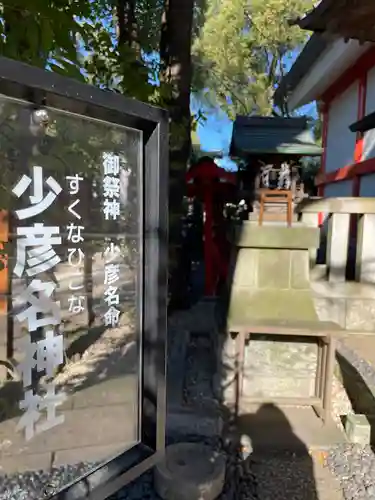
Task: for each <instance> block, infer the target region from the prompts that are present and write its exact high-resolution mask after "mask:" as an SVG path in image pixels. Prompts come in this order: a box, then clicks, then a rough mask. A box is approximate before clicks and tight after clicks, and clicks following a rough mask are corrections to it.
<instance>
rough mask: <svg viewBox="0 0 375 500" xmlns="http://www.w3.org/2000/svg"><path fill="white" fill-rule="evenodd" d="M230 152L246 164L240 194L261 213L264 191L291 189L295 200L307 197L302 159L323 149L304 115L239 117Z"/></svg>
mask: <svg viewBox="0 0 375 500" xmlns="http://www.w3.org/2000/svg"><path fill="white" fill-rule="evenodd" d="M229 154H230V156H231V157H232V158H233V159H234V160H236V161H237V162H239V163H240V164H242V166H241V167H240V169H239V172H238V180H239V184H240V186H239V190H240V196H241V198H243V199H244V200H246V202H247V203H248V204H249V205H250V207H251V210H250V211H252V212H257V211H258V209H259V193H260V191H261V190H268V189H271V190H272V189H275V190H283V191H284V190H290V191H292V197H293V201H294V202H298V201H300V200H301V199H302V198H304V197H305V192H304V185H303V182H302V176H301V169H302V164H301V159H302V158H303V157H306V156H311V157H314V156H320V155H321V154H322V148H321V147H320V146H318V145H317V144H316V143H315V141H314V137H313V134H312V132H311V129H310V128H309V126H308V121H307V119H306V118H304V117H302V118H281V117H270V116H266V117H265V116H237V117H236V120H235V122H234V124H233V133H232V140H231V144H230V150H229Z"/></svg>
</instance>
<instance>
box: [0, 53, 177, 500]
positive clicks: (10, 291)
mask: <svg viewBox="0 0 375 500" xmlns="http://www.w3.org/2000/svg"><path fill="white" fill-rule="evenodd" d="M167 122H168V120H167V115H166V113H165V112H164V111H163V110H161V109H158V108H156V107H153V106H149V105H146V104H144V103H141V102H138V101H135V100H132V99H127V98H125V97H123V96H121V95H119V94H117V93H115V92H108V91H103V90H100V89H98V88H95V87H92V86H88V85H84V84H81V83H78V82H76V81H74V80H71V79H67V78H65V77H62V76H60V75H56V74H54V73H51V72H48V71H44V70H41V69H38V68H34V67H31V66H28V65H25V64H22V63H19V62H16V61H13V60H9V59H4V58H0V159H1V168H0V263H1V266H0V464H1V474H3V475H4V476H5V477H4V478H3V479H2V484H1V486H0V490H1V491H0V496H2V494H3V493H5V497H6V498H13V497H12V495H13V494H14V498H17V500H19V499H21V498H28V499H31V498H38V499H43V498H45V499H64V500H70V499H72V500H73V499H76V500H79V499H83V498H88V497H89V498H90V499H93V500H94V499H98V500H99V499H104V498H108V497H109V496H110V495H111V494H112V493H115V492H116V491H117V490H119V489H120V488H122V487H123V486H124V485H125V484H126V483H128V482H129V481H131V480H133V479H134V478H135V477H136V476H137V475H139V474H141V473H143V472H144V471H145V470H147V468H149V467H151V466H152V465H154V464H155V463H156V461H157V460H158V459H159V458H160V457H161V456H162V454H163V452H164V446H165V408H166V405H165V343H166V302H167V190H168V186H167V184H168V179H167V172H168V131H167V126H168V125H167ZM30 478H31V479H30ZM13 490H14V493H13Z"/></svg>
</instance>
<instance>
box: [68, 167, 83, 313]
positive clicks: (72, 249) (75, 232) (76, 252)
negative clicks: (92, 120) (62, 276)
mask: <svg viewBox="0 0 375 500" xmlns="http://www.w3.org/2000/svg"><path fill="white" fill-rule="evenodd" d="M66 180H67V182H68V192H69V194H70V195H71V196H77V195H78V194H79V191H80V183H81V182H82V181H83V177H80V176H79V175H78V174H76V175H67V176H66ZM79 204H80V199H79V198H75V199H74V200H71V203H70V205H69V207H68V211H69V212H70V213H71V214H72V215H73V217H74V222H71V223H70V224H69V225H68V226H67V228H66V230H67V239H68V242H69V248H68V263H69V266H70V267H72V268H73V269H75V270H76V272H75V274H73V276H72V279H70V280H69V290H70V291H71V292H72V293H71V295H70V297H69V298H68V303H69V312H70V313H72V314H80V313H82V312H84V311H85V295H83V294H82V292H81V293H80V291H81V290H82V289H83V288H84V284H83V282H82V273H80V272H79V270H80V269H81V268H82V265H83V263H84V259H85V254H84V252H83V251H82V248H81V244H82V243H83V241H84V237H83V232H84V230H85V227H84V226H82V225H81V224H80V222H79V221H80V220H81V219H82V216H81V214H80V213H79V209H78V205H79Z"/></svg>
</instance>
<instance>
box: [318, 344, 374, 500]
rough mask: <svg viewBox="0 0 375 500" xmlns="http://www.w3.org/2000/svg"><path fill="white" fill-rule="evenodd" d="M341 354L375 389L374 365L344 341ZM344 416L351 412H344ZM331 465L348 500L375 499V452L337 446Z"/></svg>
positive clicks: (365, 448)
mask: <svg viewBox="0 0 375 500" xmlns="http://www.w3.org/2000/svg"><path fill="white" fill-rule="evenodd" d="M338 352H339V353H340V354H341V355H342V356H343V357H344V358H345V359H346V360H347V361H348V362H349V363H350V364H351V365H352V366H353V367H354V368H355V369H356V370H357V371H358V373H359V374H360V375H361V377H362V379H363V381H364V382H365V383H366V385H367V386H368V388H369V389H370V388H371V387H374V386H375V369H374V367H373V366H372V365H371V364H369V363H368V362H367V361H365V360H364V359H362V358H360V357H359V356H358V354H357V353H355V352H354V351H352V350H351V349H349V348H348V347H347V346H346V345H344V344H343V343H342V342H340V344H339V346H338ZM336 413H337V412H336ZM344 413H347V412H341V414H344ZM327 464H328V467H329V469H330V470H331V471H332V472H333V473H334V475H335V476H336V477H337V478H338V479H339V481H340V484H341V487H342V489H343V493H344V498H345V500H374V499H375V453H374V450H373V448H372V447H371V446H362V445H359V444H350V443H348V444H343V445H340V446H337V447H336V448H334V449H332V450H331V451H330V453H329V455H328V460H327Z"/></svg>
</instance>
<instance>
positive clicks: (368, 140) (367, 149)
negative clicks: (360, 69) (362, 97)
mask: <svg viewBox="0 0 375 500" xmlns="http://www.w3.org/2000/svg"><path fill="white" fill-rule="evenodd" d="M374 111H375V68H372V69H371V70H370V71H369V72H368V73H367V92H366V115H367V114H369V113H373V112H374ZM374 157H375V130H369V131H368V132H366V133H365V137H364V144H363V160H368V159H369V158H374Z"/></svg>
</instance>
